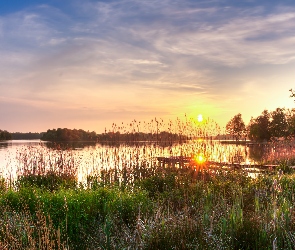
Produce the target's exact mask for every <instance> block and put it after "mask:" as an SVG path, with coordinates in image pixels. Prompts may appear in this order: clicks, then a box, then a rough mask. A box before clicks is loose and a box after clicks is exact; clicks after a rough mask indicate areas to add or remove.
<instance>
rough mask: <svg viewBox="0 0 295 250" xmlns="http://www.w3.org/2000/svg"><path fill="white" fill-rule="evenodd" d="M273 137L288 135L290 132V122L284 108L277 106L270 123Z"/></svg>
mask: <svg viewBox="0 0 295 250" xmlns="http://www.w3.org/2000/svg"><path fill="white" fill-rule="evenodd" d="M269 132H270V134H271V137H286V136H287V132H288V123H287V118H286V114H285V109H284V108H277V109H276V110H275V111H273V112H271V121H270V124H269Z"/></svg>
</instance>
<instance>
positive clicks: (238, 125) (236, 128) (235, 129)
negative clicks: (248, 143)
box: [226, 114, 246, 140]
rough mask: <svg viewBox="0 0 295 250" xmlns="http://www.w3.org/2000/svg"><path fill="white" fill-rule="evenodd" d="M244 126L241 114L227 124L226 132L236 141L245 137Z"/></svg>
mask: <svg viewBox="0 0 295 250" xmlns="http://www.w3.org/2000/svg"><path fill="white" fill-rule="evenodd" d="M245 130H246V126H245V123H244V121H243V119H242V115H241V114H237V115H235V116H234V117H233V118H232V119H231V120H230V121H229V122H228V123H227V124H226V132H227V133H228V134H230V135H232V136H233V137H234V138H235V139H236V140H239V139H241V138H242V137H243V136H245Z"/></svg>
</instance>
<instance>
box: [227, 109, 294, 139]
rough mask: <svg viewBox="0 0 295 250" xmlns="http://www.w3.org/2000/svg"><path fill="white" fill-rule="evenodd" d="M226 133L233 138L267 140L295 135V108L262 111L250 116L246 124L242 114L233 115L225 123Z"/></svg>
mask: <svg viewBox="0 0 295 250" xmlns="http://www.w3.org/2000/svg"><path fill="white" fill-rule="evenodd" d="M226 133H227V134H230V135H232V136H233V138H234V139H235V140H240V139H246V138H248V139H250V140H252V141H269V140H271V139H278V138H294V137H295V109H285V108H277V109H276V110H274V111H271V112H269V111H268V110H264V111H262V113H261V115H259V116H257V117H256V118H253V117H252V118H251V120H250V122H249V124H248V125H247V126H246V125H245V123H244V121H243V119H242V115H241V114H240V113H239V114H237V115H235V116H234V117H233V118H232V119H231V120H230V121H229V122H228V123H227V124H226Z"/></svg>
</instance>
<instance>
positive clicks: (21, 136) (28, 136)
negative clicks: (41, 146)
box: [11, 132, 44, 140]
mask: <svg viewBox="0 0 295 250" xmlns="http://www.w3.org/2000/svg"><path fill="white" fill-rule="evenodd" d="M43 134H44V133H31V132H29V133H21V132H15V133H11V137H12V140H34V139H40V138H41V137H42V135H43Z"/></svg>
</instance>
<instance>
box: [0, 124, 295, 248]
mask: <svg viewBox="0 0 295 250" xmlns="http://www.w3.org/2000/svg"><path fill="white" fill-rule="evenodd" d="M189 123H192V121H190V120H188V121H186V122H181V121H178V123H177V128H178V129H179V131H180V132H181V133H183V134H186V135H190V136H191V137H194V136H195V134H197V135H199V136H201V135H202V136H207V135H208V133H209V132H208V131H209V130H206V131H207V132H206V131H203V132H202V131H201V132H200V130H197V132H196V131H194V130H192V129H191V128H190V127H189V126H187V125H188V124H189ZM153 124H154V125H155V124H156V127H153V126H152V125H151V124H146V125H142V124H140V123H139V122H136V121H133V122H132V123H131V125H130V126H129V127H128V128H129V129H132V130H138V129H140V126H146V127H147V128H148V129H149V130H150V131H151V132H152V133H157V134H158V135H159V129H160V128H161V127H164V125H163V124H162V121H161V120H156V121H155V120H154V121H153ZM174 128H175V124H174V125H173V124H172V123H170V127H169V129H170V130H171V131H172V130H173V129H174ZM115 129H117V127H116V126H115V125H113V130H114V131H115ZM120 129H122V128H120ZM123 129H124V128H123ZM194 133H195V134H194ZM284 143H285V146H287V147H289V148H288V150H289V151H290V152H289V151H286V150H285V149H284V147H283V146H279V145H278V144H270V145H268V146H267V147H269V148H265V151H267V150H268V151H267V152H268V155H267V156H264V157H265V158H264V159H263V161H264V162H268V163H269V162H275V161H276V163H278V164H280V166H279V168H280V169H281V171H278V172H277V173H275V174H274V173H265V174H264V175H259V176H258V177H257V178H254V179H253V178H250V177H248V175H247V174H245V173H243V172H240V171H234V170H231V171H229V170H228V169H226V170H223V168H217V169H210V168H209V166H208V165H207V164H206V163H204V162H193V163H192V164H182V165H181V164H180V165H179V164H161V163H160V162H158V161H157V157H160V156H161V157H178V156H182V157H193V156H198V155H200V154H202V157H204V158H205V159H206V160H210V161H219V162H234V161H236V160H237V159H240V158H241V157H242V159H241V160H240V161H244V160H245V159H246V158H247V156H248V155H249V152H247V151H245V148H244V147H242V146H241V145H234V146H233V145H225V146H222V147H221V146H220V144H218V143H217V142H214V141H211V139H209V140H207V141H204V140H192V141H188V142H185V143H180V144H170V145H169V146H167V147H166V146H165V147H164V146H161V145H159V144H157V143H154V142H153V143H148V144H135V145H133V146H131V145H130V144H125V145H124V144H116V145H115V146H102V145H99V144H98V145H97V146H96V147H89V148H85V149H84V150H83V151H80V150H66V149H61V148H56V149H54V148H46V147H42V146H38V147H27V148H23V149H22V150H20V151H19V152H18V155H17V159H18V162H17V166H16V167H17V178H16V179H15V180H14V181H13V182H11V179H9V178H7V177H6V178H2V179H0V211H1V213H0V249H1V248H4V249H6V248H7V249H210V248H211V249H294V248H295V233H294V232H295V228H294V225H295V207H294V204H295V203H294V201H295V200H294V199H295V196H294V191H295V190H294V189H295V181H294V173H293V170H292V168H290V165H292V163H293V160H292V159H293V158H292V157H293V151H292V150H293V149H292V148H293V146H292V144H288V145H287V144H286V142H284ZM290 145H291V146H290ZM291 149H292V150H291ZM272 157H273V159H272ZM278 158H280V160H281V161H280V162H279V161H277V159H278ZM287 172H288V174H287Z"/></svg>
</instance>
